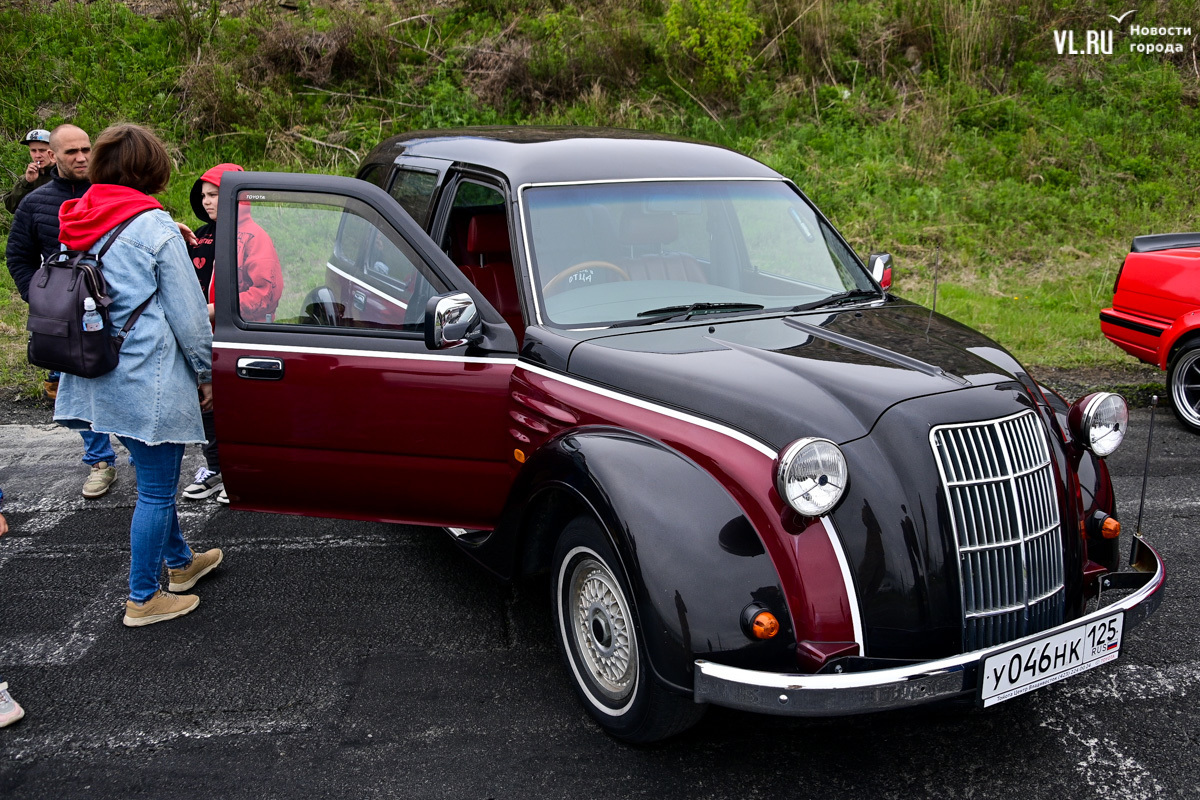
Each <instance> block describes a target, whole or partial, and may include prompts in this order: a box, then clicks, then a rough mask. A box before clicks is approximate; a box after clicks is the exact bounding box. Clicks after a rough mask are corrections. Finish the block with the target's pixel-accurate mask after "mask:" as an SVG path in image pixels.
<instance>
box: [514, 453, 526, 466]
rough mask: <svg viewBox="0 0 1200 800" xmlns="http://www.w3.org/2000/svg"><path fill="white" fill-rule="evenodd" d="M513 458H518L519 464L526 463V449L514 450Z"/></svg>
mask: <svg viewBox="0 0 1200 800" xmlns="http://www.w3.org/2000/svg"><path fill="white" fill-rule="evenodd" d="M513 458H514V459H516V461H517V463H518V464H524V463H525V451H524V450H513Z"/></svg>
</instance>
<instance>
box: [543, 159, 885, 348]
mask: <svg viewBox="0 0 1200 800" xmlns="http://www.w3.org/2000/svg"><path fill="white" fill-rule="evenodd" d="M523 199H524V208H525V213H526V215H527V221H528V226H529V232H530V244H531V255H532V259H531V260H532V263H533V267H534V276H533V277H534V285H535V286H536V288H537V290H538V294H539V301H538V302H539V305H540V306H541V308H542V309H543V313H544V315H545V316H546V317H547V318H548V321H549V322H550V323H551V324H554V325H560V326H588V325H612V324H619V323H627V324H640V323H644V324H650V323H652V322H656V321H657V322H661V321H663V318H662V316H663V314H664V313H669V312H670V311H674V310H675V309H679V310H680V311H683V310H686V309H693V310H694V309H714V310H716V309H721V310H722V311H727V312H732V313H736V312H738V311H741V312H744V313H752V312H754V311H757V310H759V309H767V310H786V309H792V308H796V307H798V306H803V307H810V306H811V307H817V306H819V305H820V304H821V303H822V302H824V301H826V300H830V299H831V298H850V297H855V298H859V297H861V298H862V299H863V300H864V301H869V300H870V299H872V298H877V297H878V296H879V291H878V289H877V288H876V287H875V285H874V283H873V282H872V281H871V279H870V277H869V276H868V275H867V274H866V271H865V270H864V269H863V267H862V265H861V264H860V263H859V261H858V259H857V258H856V257H855V256H854V254H853V253H852V252H851V251H850V249H849V248H848V247H847V246H846V244H845V243H844V242H843V241H842V240H841V238H840V237H839V236H838V235H837V234H836V233H835V232H834V231H833V230H832V228H830V227H829V226H828V225H827V224H825V223H824V221H823V220H822V219H821V218H820V217H819V216H818V215H817V214H816V212H815V211H814V210H813V209H812V207H811V206H809V205H808V203H806V202H805V200H804V199H803V198H802V197H801V196H800V195H799V194H798V193H797V192H796V191H795V190H793V189H792V188H791V187H790V186H789V185H788V184H786V183H783V182H781V181H644V182H626V183H602V184H580V185H568V186H541V187H533V188H531V189H529V190H527V191H526V192H525V194H524V198H523ZM669 315H670V316H672V317H677V318H678V319H687V318H690V317H692V316H694V315H693V314H669Z"/></svg>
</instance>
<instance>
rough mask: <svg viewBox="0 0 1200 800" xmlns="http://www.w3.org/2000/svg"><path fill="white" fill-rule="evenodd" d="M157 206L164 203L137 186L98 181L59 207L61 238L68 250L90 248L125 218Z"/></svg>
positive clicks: (59, 233)
mask: <svg viewBox="0 0 1200 800" xmlns="http://www.w3.org/2000/svg"><path fill="white" fill-rule="evenodd" d="M155 208H162V203H160V202H158V201H157V200H155V199H154V198H153V197H151V196H150V195H148V194H145V193H143V192H139V191H138V190H137V189H131V188H129V187H128V186H118V185H116V184H112V183H97V184H94V185H93V186H92V187H91V188H90V189H88V190H87V192H85V193H84V195H83V197H80V198H79V199H78V200H67V201H66V202H65V203H63V204H62V206H61V207H60V208H59V209H58V240H59V241H60V242H62V243H63V244H64V245H66V247H67V249H68V250H88V249H90V248H91V246H92V245H94V244H95V243H96V242H97V241H99V239H100V237H101V236H103V235H104V234H106V233H108V232H109V231H111V230H112V229H113V228H115V227H117V226H118V225H120V224H121V223H122V222H124V221H125V220H127V219H129V218H130V217H132V216H135V215H137V214H140V213H142V212H143V211H149V210H150V209H155Z"/></svg>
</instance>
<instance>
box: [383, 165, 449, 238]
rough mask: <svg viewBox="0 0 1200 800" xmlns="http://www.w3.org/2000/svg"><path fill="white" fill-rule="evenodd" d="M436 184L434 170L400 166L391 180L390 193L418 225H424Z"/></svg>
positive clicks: (436, 178)
mask: <svg viewBox="0 0 1200 800" xmlns="http://www.w3.org/2000/svg"><path fill="white" fill-rule="evenodd" d="M437 186H438V175H437V173H436V172H429V171H426V170H417V169H405V168H400V169H398V170H396V178H395V180H393V181H392V188H391V194H392V197H394V198H396V200H397V202H399V203H400V205H401V207H402V208H403V209H404V210H405V211H407V212H408V215H409V216H410V217H412V218H413V219H415V220H416V221H417V224H418V225H424V224H425V221H426V218H427V217H428V216H429V205H430V203H432V202H433V193H434V192H435V191H437Z"/></svg>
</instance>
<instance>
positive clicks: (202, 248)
mask: <svg viewBox="0 0 1200 800" xmlns="http://www.w3.org/2000/svg"><path fill="white" fill-rule="evenodd" d="M243 171H244V170H243V169H242V168H241V167H240V166H238V165H237V164H217V165H216V166H215V167H213V168H212V169H210V170H208V171H207V172H205V173H204V174H203V175H201V176H200V177H199V178H197V179H196V182H195V183H193V184H192V193H191V201H192V211H195V212H196V216H197V217H199V218H200V221H201V222H203V223H204V224H203V225H201V226H200V227H199V228H197V229H196V243H195V244H194V245H189V246H188V255H190V256H191V257H192V266H194V267H195V268H196V278H197V279H198V280H199V281H200V288H202V289H203V290H204V293H205V294H206V295H207V294H208V293H209V291H208V290H209V286H211V285H212V272H213V255H214V253H215V248H214V246H213V240H214V237H215V235H216V232H217V223H216V221H215V220H213V218H212V217H210V216H209V215H208V212H207V211H205V210H204V204H203V203H202V202H201V192H202V191H203V190H204V184H205V183H211V184H212V185H213V186H220V185H221V176H222V175H223V174H225V173H226V172H243Z"/></svg>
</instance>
